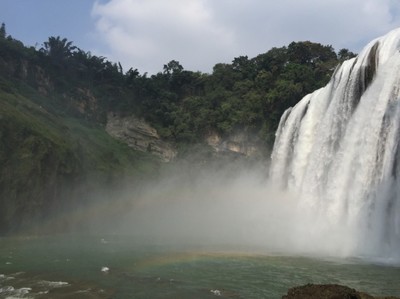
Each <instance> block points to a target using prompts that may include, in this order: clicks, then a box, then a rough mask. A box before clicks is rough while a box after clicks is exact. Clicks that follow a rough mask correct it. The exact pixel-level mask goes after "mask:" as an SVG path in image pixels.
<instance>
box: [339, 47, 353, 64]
mask: <svg viewBox="0 0 400 299" xmlns="http://www.w3.org/2000/svg"><path fill="white" fill-rule="evenodd" d="M355 56H357V55H356V54H354V53H353V52H350V51H349V50H348V49H344V48H343V49H340V50H339V52H338V54H337V57H338V59H339V60H340V61H345V60H348V59H350V58H353V57H355Z"/></svg>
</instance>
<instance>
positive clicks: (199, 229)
mask: <svg viewBox="0 0 400 299" xmlns="http://www.w3.org/2000/svg"><path fill="white" fill-rule="evenodd" d="M267 174H268V170H267V168H266V167H265V165H263V163H258V165H257V166H255V165H252V167H244V166H243V165H242V164H235V163H231V164H229V165H225V166H222V165H218V166H214V167H201V168H196V167H193V166H190V165H178V166H174V167H172V168H171V169H169V170H167V171H164V172H163V173H162V174H161V175H160V177H159V178H158V179H155V180H152V181H148V182H146V183H144V184H142V185H141V187H140V191H138V189H137V188H136V189H135V190H130V191H127V190H129V188H128V189H126V190H124V191H120V194H119V195H118V196H117V197H115V198H113V199H112V200H111V201H108V202H109V203H110V204H111V205H112V207H111V206H110V205H109V206H108V207H107V208H106V209H104V208H103V211H102V212H101V214H102V215H104V214H106V213H107V211H108V210H109V211H110V212H109V215H110V217H108V218H107V217H106V218H104V221H103V222H102V226H100V227H101V229H102V231H104V232H105V231H111V232H113V233H115V234H123V235H128V236H130V238H132V239H133V240H136V241H137V242H140V243H142V244H151V245H166V246H169V247H172V248H176V249H188V248H189V249H191V250H193V249H198V250H207V251H210V250H218V251H221V250H222V251H241V252H242V251H250V252H253V253H262V254H273V253H287V254H298V255H313V256H315V255H321V256H340V257H343V256H348V255H351V254H353V253H354V252H353V250H354V246H355V244H354V242H353V240H354V239H353V238H352V234H351V230H349V229H348V228H347V227H345V226H344V227H343V226H340V225H339V226H338V225H337V224H332V225H330V224H329V223H324V218H323V217H322V216H318V213H317V212H316V210H315V209H313V208H312V207H307V206H305V205H304V204H300V203H299V200H298V194H291V193H289V192H286V191H282V190H279V188H277V186H274V185H272V184H271V183H270V182H269V181H268V178H267ZM93 227H97V228H98V227H99V226H98V225H97V224H96V225H93Z"/></svg>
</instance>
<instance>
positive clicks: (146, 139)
mask: <svg viewBox="0 0 400 299" xmlns="http://www.w3.org/2000/svg"><path fill="white" fill-rule="evenodd" d="M106 131H107V133H108V134H110V135H111V136H113V137H114V138H116V139H119V140H120V141H122V142H125V143H127V144H128V145H129V146H130V147H132V148H134V149H135V150H138V151H142V152H149V153H151V154H154V155H156V156H158V157H160V158H161V159H162V160H163V161H165V162H168V161H170V160H172V159H173V158H174V157H175V156H176V154H177V150H176V149H175V148H174V147H173V146H172V145H171V144H170V143H168V142H165V141H163V140H161V138H160V136H159V135H158V133H157V131H156V129H155V128H153V127H152V126H150V124H148V123H147V122H146V121H144V120H143V119H139V118H137V117H135V116H134V115H131V116H127V117H121V116H119V115H117V114H114V113H109V114H108V116H107V125H106Z"/></svg>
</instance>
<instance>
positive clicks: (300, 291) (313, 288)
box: [282, 284, 400, 299]
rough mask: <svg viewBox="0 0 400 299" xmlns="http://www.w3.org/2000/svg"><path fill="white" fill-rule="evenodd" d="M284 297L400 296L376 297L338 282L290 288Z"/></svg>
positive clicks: (371, 298)
mask: <svg viewBox="0 0 400 299" xmlns="http://www.w3.org/2000/svg"><path fill="white" fill-rule="evenodd" d="M282 299H400V298H399V297H374V296H371V295H369V294H366V293H363V292H358V291H356V290H355V289H351V288H349V287H346V286H342V285H337V284H307V285H305V286H300V287H294V288H291V289H289V290H288V293H287V295H284V296H283V297H282Z"/></svg>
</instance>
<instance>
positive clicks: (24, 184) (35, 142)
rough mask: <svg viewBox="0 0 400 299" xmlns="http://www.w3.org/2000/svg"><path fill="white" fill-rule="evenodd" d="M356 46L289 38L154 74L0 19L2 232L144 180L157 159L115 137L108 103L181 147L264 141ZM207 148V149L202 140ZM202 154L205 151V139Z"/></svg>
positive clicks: (166, 67)
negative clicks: (224, 60) (14, 32)
mask: <svg viewBox="0 0 400 299" xmlns="http://www.w3.org/2000/svg"><path fill="white" fill-rule="evenodd" d="M352 56H354V54H353V53H351V52H349V51H348V50H347V49H342V50H340V51H339V53H338V54H336V53H335V52H334V50H333V48H332V47H331V46H323V45H320V44H316V43H312V42H293V43H291V44H290V45H289V46H287V47H281V48H273V49H271V50H269V51H268V52H266V53H264V54H260V55H258V56H256V57H254V58H251V59H249V58H248V57H247V56H240V57H237V58H234V59H233V61H232V63H231V64H216V65H215V66H214V69H213V72H212V73H211V74H204V73H200V72H192V71H188V70H185V69H184V68H183V66H181V65H180V63H179V62H178V61H175V60H172V61H170V62H169V63H167V64H166V65H164V67H163V70H162V71H161V72H159V73H157V74H155V75H151V76H148V75H147V74H146V73H144V74H140V73H139V72H138V71H137V70H136V69H133V68H131V69H129V70H128V71H127V72H124V71H123V69H122V66H121V65H120V64H119V63H118V64H117V63H111V62H109V61H108V60H107V59H106V58H105V57H98V56H95V55H92V54H91V53H90V52H85V51H83V50H81V49H79V48H78V47H76V46H74V45H73V43H72V42H71V41H68V40H67V39H65V38H63V39H62V38H60V37H50V38H49V39H48V41H46V42H44V44H43V47H42V48H41V49H39V50H37V49H35V48H33V47H30V48H28V47H25V46H24V45H23V44H22V43H21V42H20V41H18V40H16V39H14V38H12V37H11V36H7V33H6V28H5V25H4V24H2V26H1V28H0V165H1V168H0V232H9V231H11V230H12V229H15V230H19V229H21V228H27V227H29V226H30V225H31V224H32V223H33V222H35V221H38V220H40V221H41V220H45V219H46V218H47V215H48V214H50V213H54V211H60V210H63V209H64V210H65V209H68V208H71V207H74V206H76V204H77V203H80V204H84V203H85V201H87V197H89V195H90V193H91V192H93V191H94V190H98V189H99V188H104V189H112V188H115V189H117V188H118V187H119V186H120V184H121V182H122V181H123V179H129V180H130V181H133V182H136V181H140V180H141V179H143V178H144V177H148V176H151V175H153V174H155V173H157V171H158V169H159V167H160V164H161V162H160V161H158V160H157V159H156V158H154V157H153V156H151V155H149V154H148V153H142V152H137V151H134V150H132V149H131V148H129V147H128V146H127V145H126V144H122V143H121V142H118V141H116V140H115V139H113V138H111V137H110V136H109V135H108V134H107V133H106V132H105V130H104V126H105V124H106V121H107V113H109V112H113V113H116V114H120V115H131V114H134V115H136V116H138V117H143V118H144V119H146V120H147V121H148V122H149V123H150V124H151V125H152V126H153V127H155V128H156V129H157V131H158V133H159V135H160V136H161V137H162V138H163V139H165V140H167V141H170V142H171V143H174V144H175V145H176V146H177V148H179V149H182V152H183V153H184V155H183V156H187V155H186V153H187V149H188V148H189V147H190V146H196V147H197V148H202V149H204V148H207V147H203V146H202V145H201V143H204V136H205V135H206V134H208V133H210V132H217V133H219V134H220V135H222V136H224V135H229V134H231V133H234V132H235V131H237V130H244V131H245V132H248V133H249V134H253V135H254V136H258V138H259V139H260V140H262V142H263V143H264V145H265V148H269V147H271V146H272V144H273V139H274V133H275V130H276V128H277V125H278V122H279V118H280V116H281V114H282V113H283V111H284V110H285V109H287V108H288V107H289V106H293V105H294V104H296V103H297V101H299V100H300V99H301V98H302V97H303V96H304V95H306V94H307V93H309V92H312V91H313V90H315V89H317V88H320V87H321V86H323V85H325V84H326V83H327V82H328V80H329V78H330V76H331V74H332V72H333V71H334V68H335V67H336V66H337V65H338V64H339V63H340V62H341V61H342V60H344V59H347V58H350V57H352ZM203 151H204V150H203ZM205 153H206V154H205V155H208V156H209V155H210V152H209V150H205Z"/></svg>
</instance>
